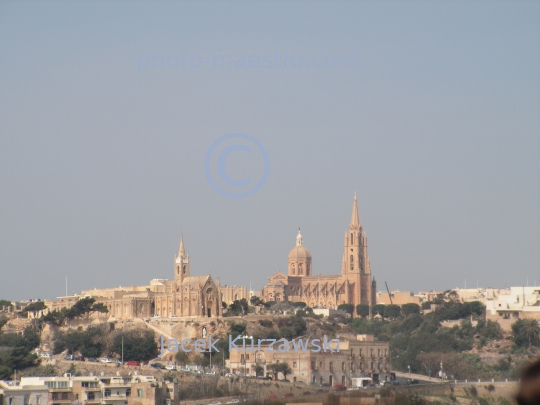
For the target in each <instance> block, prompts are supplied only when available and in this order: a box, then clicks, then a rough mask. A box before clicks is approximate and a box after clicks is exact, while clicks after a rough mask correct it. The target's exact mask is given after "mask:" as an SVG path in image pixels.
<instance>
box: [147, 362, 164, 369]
mask: <svg viewBox="0 0 540 405" xmlns="http://www.w3.org/2000/svg"><path fill="white" fill-rule="evenodd" d="M150 367H152V368H155V369H158V370H164V369H165V366H164V365H163V364H161V363H152V364H150Z"/></svg>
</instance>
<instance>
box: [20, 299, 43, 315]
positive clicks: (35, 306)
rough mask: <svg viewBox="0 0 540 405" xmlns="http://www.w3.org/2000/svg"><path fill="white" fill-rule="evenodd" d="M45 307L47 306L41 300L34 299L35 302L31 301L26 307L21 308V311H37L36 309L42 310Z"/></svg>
mask: <svg viewBox="0 0 540 405" xmlns="http://www.w3.org/2000/svg"><path fill="white" fill-rule="evenodd" d="M45 308H47V306H46V305H45V303H44V302H43V301H36V302H32V303H31V304H28V305H27V306H26V307H24V308H23V309H22V311H21V312H22V313H28V312H37V311H42V310H44V309H45Z"/></svg>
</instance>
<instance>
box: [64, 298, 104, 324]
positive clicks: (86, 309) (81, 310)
mask: <svg viewBox="0 0 540 405" xmlns="http://www.w3.org/2000/svg"><path fill="white" fill-rule="evenodd" d="M93 312H101V313H107V312H109V310H108V309H107V307H106V306H105V305H104V304H103V303H101V302H100V303H96V300H95V299H94V298H92V297H85V298H81V299H80V300H78V301H77V302H76V303H75V304H73V306H72V307H71V308H70V309H69V310H68V312H67V313H66V317H67V318H68V319H74V318H81V317H83V316H85V315H86V317H88V316H90V314H91V313H93Z"/></svg>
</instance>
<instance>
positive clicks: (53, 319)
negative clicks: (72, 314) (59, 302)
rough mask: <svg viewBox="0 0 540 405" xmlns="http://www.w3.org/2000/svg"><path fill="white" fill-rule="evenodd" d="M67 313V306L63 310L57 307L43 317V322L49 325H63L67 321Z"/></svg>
mask: <svg viewBox="0 0 540 405" xmlns="http://www.w3.org/2000/svg"><path fill="white" fill-rule="evenodd" d="M66 313H67V310H66V309H65V308H63V310H62V311H58V310H57V309H55V310H54V311H51V312H49V313H48V314H47V315H45V316H44V317H43V322H45V323H48V324H49V325H54V326H62V325H63V324H64V322H65V321H66Z"/></svg>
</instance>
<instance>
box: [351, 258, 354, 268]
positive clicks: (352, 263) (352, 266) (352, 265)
mask: <svg viewBox="0 0 540 405" xmlns="http://www.w3.org/2000/svg"><path fill="white" fill-rule="evenodd" d="M351 270H354V256H353V255H351Z"/></svg>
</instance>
